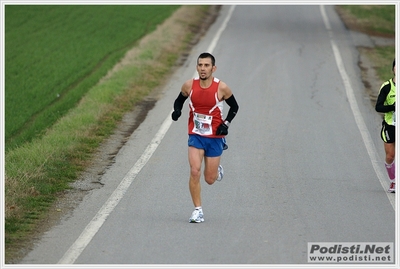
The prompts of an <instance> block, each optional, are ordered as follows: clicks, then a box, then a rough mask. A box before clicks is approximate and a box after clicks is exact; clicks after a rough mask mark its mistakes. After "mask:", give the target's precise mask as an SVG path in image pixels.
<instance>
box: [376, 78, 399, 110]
mask: <svg viewBox="0 0 400 269" xmlns="http://www.w3.org/2000/svg"><path fill="white" fill-rule="evenodd" d="M389 92H390V83H388V84H386V85H385V86H383V87H382V88H381V90H380V91H379V95H378V98H377V99H376V105H375V110H376V111H377V112H381V113H386V112H390V111H395V106H394V105H385V101H386V98H387V95H388V94H389Z"/></svg>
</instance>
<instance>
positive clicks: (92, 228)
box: [58, 6, 235, 264]
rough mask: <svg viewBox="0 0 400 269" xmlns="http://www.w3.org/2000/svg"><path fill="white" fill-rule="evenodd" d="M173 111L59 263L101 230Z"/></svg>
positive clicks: (71, 258)
mask: <svg viewBox="0 0 400 269" xmlns="http://www.w3.org/2000/svg"><path fill="white" fill-rule="evenodd" d="M234 9H235V6H231V8H230V9H229V12H228V15H227V16H226V18H225V20H224V21H223V23H222V25H221V27H220V28H219V29H218V31H217V33H216V35H215V36H214V38H213V40H212V42H211V44H210V46H209V47H208V50H207V51H208V52H210V53H211V52H212V51H213V50H214V48H215V46H216V44H217V42H218V40H219V38H220V36H221V34H222V32H223V31H224V29H225V27H226V25H227V23H228V21H229V20H230V18H231V15H232V13H233V10H234ZM171 113H172V110H171V112H170V113H169V114H168V116H167V118H166V119H165V120H164V122H163V123H162V125H161V127H160V129H159V130H158V132H157V134H156V135H155V136H154V138H153V140H152V141H151V142H150V144H149V145H148V146H147V148H146V149H145V151H144V152H143V154H142V156H141V157H140V158H139V160H138V161H137V162H136V163H135V165H134V166H133V167H132V168H131V170H130V171H129V172H128V173H127V174H126V175H125V177H124V178H123V179H122V181H121V183H120V184H119V185H118V187H117V188H116V189H115V190H114V192H113V193H112V194H111V196H110V197H109V198H108V200H107V201H106V202H105V203H104V205H103V206H102V207H101V208H100V210H99V211H98V212H97V214H96V215H95V216H94V218H93V219H92V220H91V221H90V223H89V224H88V225H87V226H86V227H85V229H84V230H83V232H82V233H81V235H80V236H79V238H78V239H77V240H76V241H75V242H74V243H73V244H72V246H71V247H70V248H69V249H68V251H67V252H66V253H65V254H64V256H63V257H62V258H61V259H60V260H59V261H58V264H73V263H74V262H75V261H76V260H77V259H78V257H79V256H80V255H81V254H82V252H83V251H84V250H85V248H86V246H87V245H88V244H89V243H90V241H91V240H92V239H93V237H94V236H95V235H96V233H97V232H98V231H99V229H100V228H101V226H102V225H103V223H104V222H105V220H106V219H107V217H108V216H109V215H110V214H111V212H112V211H113V210H114V208H115V207H116V206H117V205H118V203H119V201H121V199H122V198H123V196H124V194H125V192H126V191H127V189H128V188H129V186H130V185H131V183H132V182H133V180H134V179H135V178H136V176H137V175H138V174H139V173H140V171H141V170H142V168H143V167H144V166H145V165H146V163H147V161H148V160H149V159H150V157H151V156H152V155H153V153H154V152H155V151H156V149H157V147H158V145H159V144H160V143H161V141H162V139H163V138H164V135H165V134H166V133H167V131H168V129H169V127H170V126H171V124H172V119H171V116H170V115H171Z"/></svg>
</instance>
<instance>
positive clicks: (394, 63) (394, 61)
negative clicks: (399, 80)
mask: <svg viewBox="0 0 400 269" xmlns="http://www.w3.org/2000/svg"><path fill="white" fill-rule="evenodd" d="M395 65H396V59H394V60H393V64H392V70H393V68H394V66H395Z"/></svg>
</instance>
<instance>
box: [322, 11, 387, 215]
mask: <svg viewBox="0 0 400 269" xmlns="http://www.w3.org/2000/svg"><path fill="white" fill-rule="evenodd" d="M320 11H321V14H322V18H323V19H324V23H325V28H326V29H327V30H328V32H329V36H330V41H331V46H332V50H333V54H334V55H335V60H336V65H337V67H338V69H339V73H340V75H341V77H342V80H343V83H344V87H345V89H346V95H347V99H348V100H349V103H350V108H351V110H352V112H353V115H354V118H355V120H356V124H357V127H358V129H359V130H360V133H361V137H362V139H363V141H364V145H365V147H366V148H367V152H368V155H369V158H370V159H371V163H372V167H373V168H374V170H375V173H376V175H377V177H378V179H379V181H380V183H381V185H382V188H383V190H384V191H385V192H386V195H387V197H388V199H389V201H390V203H391V205H392V207H393V209H395V199H394V195H393V194H389V193H388V192H387V189H388V187H389V183H388V180H386V175H385V173H384V172H383V171H382V169H381V167H380V165H382V161H380V157H379V155H378V152H377V151H376V148H375V145H374V143H373V141H372V139H371V136H370V133H369V131H368V128H367V126H366V124H365V122H364V118H363V117H362V114H361V112H360V109H359V108H358V104H357V100H356V98H355V96H354V90H353V88H352V87H351V84H350V79H349V77H348V75H347V73H346V69H345V67H344V64H343V60H342V56H341V55H340V51H339V49H338V47H337V45H336V42H335V40H334V38H333V33H332V29H331V25H330V23H329V19H328V16H327V15H326V12H325V7H324V6H323V5H321V6H320Z"/></svg>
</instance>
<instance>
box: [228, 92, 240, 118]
mask: <svg viewBox="0 0 400 269" xmlns="http://www.w3.org/2000/svg"><path fill="white" fill-rule="evenodd" d="M225 102H226V103H227V104H228V105H229V106H230V108H229V111H228V116H226V119H225V120H227V121H229V122H231V121H232V120H233V118H234V117H235V116H236V113H237V112H238V110H239V105H238V103H237V102H236V99H235V96H233V94H232V95H231V96H230V97H229V98H228V99H226V100H225Z"/></svg>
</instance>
